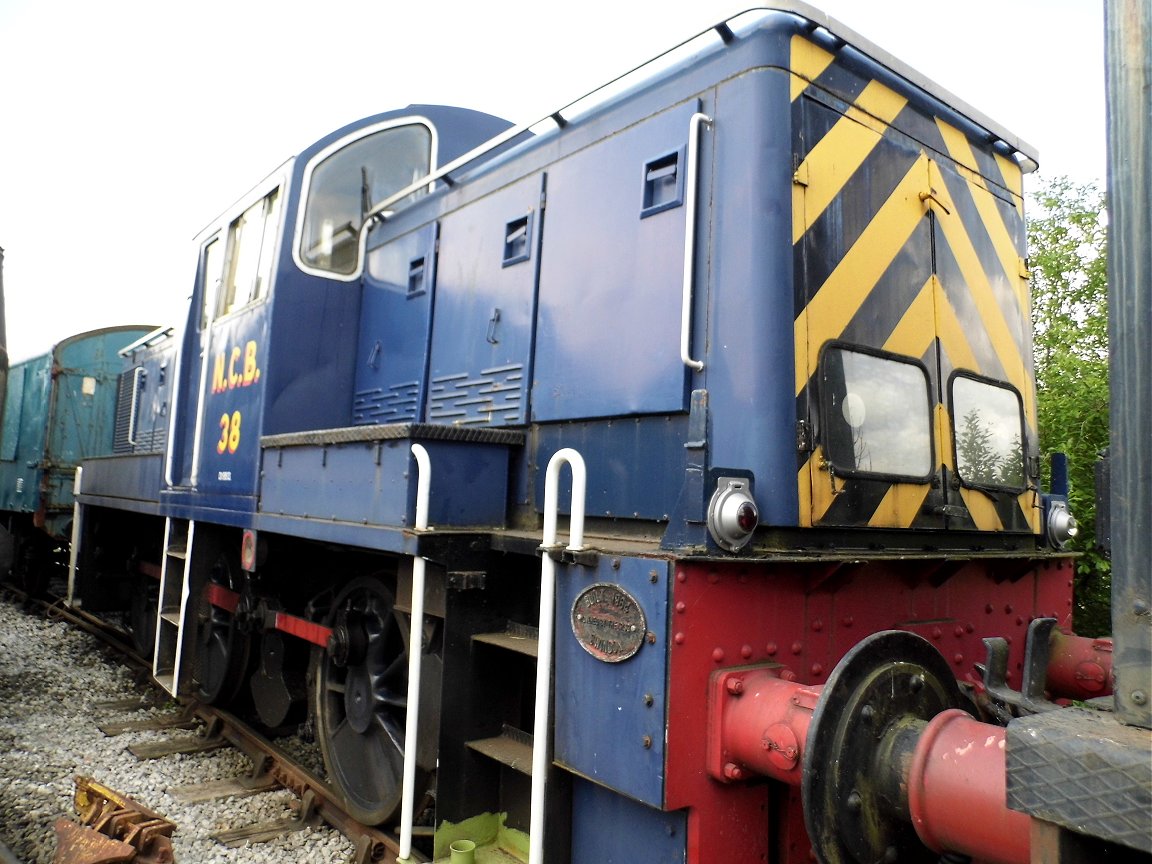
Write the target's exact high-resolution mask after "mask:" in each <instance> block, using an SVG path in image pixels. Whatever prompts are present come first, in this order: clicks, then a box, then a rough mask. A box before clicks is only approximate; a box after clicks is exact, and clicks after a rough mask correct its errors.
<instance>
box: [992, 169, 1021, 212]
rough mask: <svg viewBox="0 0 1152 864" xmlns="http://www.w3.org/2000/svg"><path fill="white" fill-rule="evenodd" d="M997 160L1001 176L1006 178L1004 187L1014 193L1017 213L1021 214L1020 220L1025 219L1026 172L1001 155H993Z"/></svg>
mask: <svg viewBox="0 0 1152 864" xmlns="http://www.w3.org/2000/svg"><path fill="white" fill-rule="evenodd" d="M992 155H993V156H994V157H995V158H996V164H997V165H999V166H1000V174H1001V176H1003V178H1004V185H1005V186H1007V187H1008V191H1010V192H1011V193H1012V198H1013V200H1014V201H1015V202H1016V212H1017V213H1019V214H1020V218H1021V219H1023V218H1024V172H1023V171H1021V170H1020V166H1019V165H1017V164H1016V163H1015V162H1013V161H1012V160H1011V159H1008V158H1007V157H1005V156H1001V155H1000V154H999V153H993V154H992Z"/></svg>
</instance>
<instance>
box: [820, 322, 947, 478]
mask: <svg viewBox="0 0 1152 864" xmlns="http://www.w3.org/2000/svg"><path fill="white" fill-rule="evenodd" d="M832 351H847V352H851V353H854V354H863V355H866V356H869V357H874V358H876V359H879V360H885V361H888V362H891V363H899V364H901V365H904V366H911V367H913V368H914V369H916V370H917V371H918V372H919V373H920V374H921V376H922V377H923V380H924V399H925V401H924V405H925V407H926V409H927V410H926V418H925V419H926V423H925V425H926V428H927V432H928V444H927V453H928V470H927V471H926V472H925V473H924V474H899V473H895V472H891V471H869V470H865V469H861V468H847V467H844V466H842V465H839V464H837V463H836V461H835V460H834V458H833V453H832V452H831V449H830V446H829V445H830V440H829V434H828V432H829V430H830V428H831V417H830V412H831V411H832V410H834V409H833V406H832V404H831V399H830V398H829V393H828V388H827V384H826V369H827V366H826V364H827V357H828V354H829V353H830V352H832ZM816 376H817V383H818V388H817V399H818V405H817V410H818V416H819V418H820V428H819V429H818V430H817V435H816V441H817V442H818V443H819V444H820V446H821V447H822V449H823V452H824V458H825V459H826V460H827V463H828V467H829V470H830V471H831V472H832V473H833V474H835V475H836V476H838V477H851V478H856V479H863V480H879V481H884V482H888V483H912V484H917V485H924V484H927V483H930V482H931V481H932V478H933V477H935V476H936V473H937V471H938V470H939V459H938V458H937V448H936V429H935V425H936V424H935V423H934V421H933V416H932V413H933V405H935V398H934V394H933V392H932V375H931V372H930V371H929V369H928V367H927V366H926V365H925V364H924V362H923V361H922V360H920V359H919V358H916V357H909V356H907V355H904V354H896V353H894V352H891V351H884V350H881V349H877V348H872V347H869V346H867V345H860V344H858V343H854V342H844V341H840V340H832V341H829V342H826V343H825V344H824V345H823V347H821V349H820V357H819V359H818V361H817V364H816Z"/></svg>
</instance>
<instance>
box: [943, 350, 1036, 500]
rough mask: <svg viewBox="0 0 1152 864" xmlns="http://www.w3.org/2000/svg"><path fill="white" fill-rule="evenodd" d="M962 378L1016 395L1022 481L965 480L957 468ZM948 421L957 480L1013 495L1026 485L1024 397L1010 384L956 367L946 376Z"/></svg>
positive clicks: (970, 485)
mask: <svg viewBox="0 0 1152 864" xmlns="http://www.w3.org/2000/svg"><path fill="white" fill-rule="evenodd" d="M961 378H964V379H966V380H968V381H973V382H975V383H977V384H983V385H985V386H987V387H993V388H995V389H997V390H1003V391H1005V392H1007V393H1010V394H1011V395H1012V396H1014V397H1015V398H1016V409H1017V414H1016V418H1017V421H1018V423H1019V432H1020V478H1021V480H1022V481H1023V482H1022V485H1019V486H1009V485H1004V484H990V483H978V482H973V481H971V480H966V479H965V478H964V475H963V474H962V473H961V471H960V454H959V446H958V444H959V428H960V427H959V424H958V423H957V418H956V391H955V387H956V381H957V380H959V379H961ZM948 422H949V423H950V424H951V427H952V442H951V447H952V472H953V474H955V475H956V480H957V481H958V482H959V483H960V485H961V486H963V487H964V488H965V489H979V490H981V491H984V492H992V493H1009V494H1012V495H1019V494H1021V493H1022V492H1025V491H1027V490H1028V488H1029V483H1028V439H1027V427H1026V424H1025V417H1024V397H1023V395H1022V394H1021V393H1020V391H1019V390H1017V389H1016V388H1015V387H1014V386H1012V384H1010V383H1009V382H1007V381H1001V380H1000V379H998V378H991V377H989V376H987V375H979V374H977V373H976V372H973V371H971V370H969V369H955V370H953V372H952V374H951V375H949V376H948Z"/></svg>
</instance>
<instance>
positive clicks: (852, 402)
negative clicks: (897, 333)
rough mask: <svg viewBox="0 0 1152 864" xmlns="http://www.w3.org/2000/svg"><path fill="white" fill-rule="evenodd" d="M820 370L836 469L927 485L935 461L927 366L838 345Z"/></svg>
mask: <svg viewBox="0 0 1152 864" xmlns="http://www.w3.org/2000/svg"><path fill="white" fill-rule="evenodd" d="M821 367H822V368H821V383H822V392H823V405H822V420H823V441H824V448H825V455H826V457H827V459H828V461H829V462H830V463H831V466H832V469H833V470H834V471H835V472H836V473H838V474H842V475H875V476H878V477H886V478H892V479H897V480H905V481H920V482H923V481H925V480H926V479H927V478H928V476H929V475H930V474H931V473H932V471H933V458H932V424H931V410H930V407H929V396H928V374H927V372H926V371H925V369H924V367H923V366H921V365H920V364H919V363H917V362H915V361H913V360H910V359H905V358H898V357H895V356H892V355H884V354H874V353H867V352H864V351H858V350H850V349H848V348H844V347H838V346H830V347H829V348H827V349H825V351H824V355H823V357H822V358H821Z"/></svg>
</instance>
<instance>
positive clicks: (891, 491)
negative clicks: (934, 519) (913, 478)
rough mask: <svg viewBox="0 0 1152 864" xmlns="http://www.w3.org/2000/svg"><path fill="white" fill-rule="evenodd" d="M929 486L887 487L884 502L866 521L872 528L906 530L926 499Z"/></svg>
mask: <svg viewBox="0 0 1152 864" xmlns="http://www.w3.org/2000/svg"><path fill="white" fill-rule="evenodd" d="M929 488H930V487H929V486H928V485H927V484H921V485H917V484H914V483H893V484H892V485H891V486H889V487H888V492H887V493H886V494H885V495H884V500H883V501H881V502H880V506H879V507H877V508H876V512H875V513H873V514H872V517H871V518H870V519H869V520H868V525H869V527H872V528H907V527H909V526H910V525H911V524H912V522H913V521H914V520H915V519H916V515H917V514H918V513H919V512H920V508H921V507H922V506H924V499H925V498H927V497H928V490H929Z"/></svg>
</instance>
